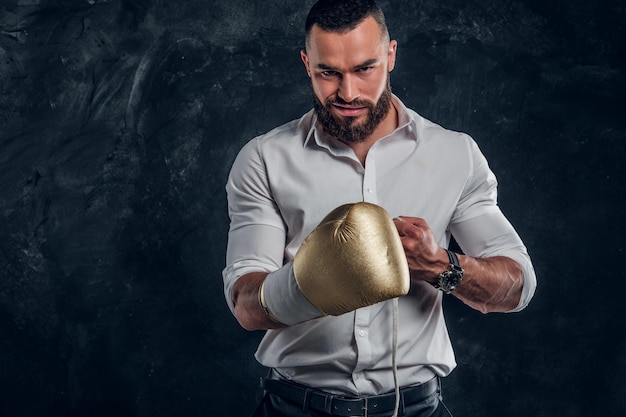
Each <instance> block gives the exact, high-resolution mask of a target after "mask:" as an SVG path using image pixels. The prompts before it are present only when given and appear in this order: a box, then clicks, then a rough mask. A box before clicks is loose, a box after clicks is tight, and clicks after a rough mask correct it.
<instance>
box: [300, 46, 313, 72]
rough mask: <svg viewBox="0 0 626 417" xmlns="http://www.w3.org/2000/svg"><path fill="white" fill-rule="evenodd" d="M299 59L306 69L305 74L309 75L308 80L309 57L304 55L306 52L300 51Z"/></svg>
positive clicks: (309, 70)
mask: <svg viewBox="0 0 626 417" xmlns="http://www.w3.org/2000/svg"><path fill="white" fill-rule="evenodd" d="M300 58H301V59H302V62H303V63H304V68H305V69H306V73H307V74H308V75H309V78H311V69H310V68H309V57H308V55H307V54H306V50H304V49H302V50H301V51H300Z"/></svg>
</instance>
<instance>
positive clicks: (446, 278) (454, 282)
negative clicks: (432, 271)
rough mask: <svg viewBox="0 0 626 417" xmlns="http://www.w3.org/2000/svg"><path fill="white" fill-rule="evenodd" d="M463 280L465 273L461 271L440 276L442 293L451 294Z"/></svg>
mask: <svg viewBox="0 0 626 417" xmlns="http://www.w3.org/2000/svg"><path fill="white" fill-rule="evenodd" d="M461 278H463V273H462V272H461V271H456V270H452V271H445V272H443V273H442V274H441V275H439V288H440V289H441V290H442V291H444V292H446V293H449V292H450V291H452V290H454V289H455V288H456V287H457V286H458V285H459V283H460V282H461Z"/></svg>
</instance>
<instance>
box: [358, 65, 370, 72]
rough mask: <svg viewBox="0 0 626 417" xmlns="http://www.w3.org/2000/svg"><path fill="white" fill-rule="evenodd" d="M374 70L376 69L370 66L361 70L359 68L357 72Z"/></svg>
mask: <svg viewBox="0 0 626 417" xmlns="http://www.w3.org/2000/svg"><path fill="white" fill-rule="evenodd" d="M373 69H374V67H371V66H369V67H361V68H359V69H358V70H357V72H370V71H371V70H373Z"/></svg>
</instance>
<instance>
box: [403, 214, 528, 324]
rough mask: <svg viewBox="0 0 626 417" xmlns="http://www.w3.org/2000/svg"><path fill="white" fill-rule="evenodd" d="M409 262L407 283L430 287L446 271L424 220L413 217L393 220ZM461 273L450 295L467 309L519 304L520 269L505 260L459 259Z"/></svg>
mask: <svg viewBox="0 0 626 417" xmlns="http://www.w3.org/2000/svg"><path fill="white" fill-rule="evenodd" d="M395 223H396V227H397V228H398V232H399V233H400V237H401V240H402V244H403V246H404V249H405V254H406V255H407V260H408V262H409V269H410V271H411V280H413V281H427V282H431V283H434V282H435V281H436V280H437V276H438V275H439V274H440V273H441V272H443V271H445V270H446V269H448V264H449V260H448V255H447V254H446V252H445V250H444V249H443V248H441V247H440V246H439V245H438V244H437V242H436V239H435V237H434V235H433V233H432V231H431V229H430V228H429V226H428V224H427V223H426V221H425V220H423V219H420V218H415V217H401V218H398V219H395ZM459 262H460V264H461V267H462V268H463V269H464V270H465V274H464V276H463V281H462V282H461V285H459V286H458V287H457V288H456V289H455V290H454V292H453V294H454V295H455V296H456V297H457V298H459V299H460V300H461V301H463V302H464V303H465V304H467V305H468V306H470V307H472V308H474V309H476V310H478V311H481V312H482V313H488V312H496V311H500V312H504V311H510V310H512V309H514V308H515V307H516V306H517V305H518V303H519V302H520V297H521V295H522V288H523V285H524V274H523V271H522V268H521V267H520V266H519V265H518V264H517V262H515V261H514V260H512V259H510V258H508V257H505V256H494V257H485V258H474V257H471V256H464V255H460V256H459Z"/></svg>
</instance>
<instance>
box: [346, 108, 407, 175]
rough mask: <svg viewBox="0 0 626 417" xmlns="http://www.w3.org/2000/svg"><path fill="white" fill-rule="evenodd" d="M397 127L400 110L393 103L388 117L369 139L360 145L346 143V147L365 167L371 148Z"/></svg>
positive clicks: (359, 143)
mask: <svg viewBox="0 0 626 417" xmlns="http://www.w3.org/2000/svg"><path fill="white" fill-rule="evenodd" d="M397 127H398V110H396V107H395V106H394V105H393V103H389V112H388V113H387V116H385V118H384V119H383V120H382V121H381V122H380V124H379V125H378V127H376V129H375V130H374V131H373V132H372V134H371V135H370V136H369V137H367V138H366V139H365V140H364V141H361V142H358V143H346V145H348V146H349V147H350V148H352V150H353V151H354V154H355V155H356V157H357V158H358V159H359V161H360V162H361V165H363V166H365V159H366V158H367V154H368V152H369V150H370V148H371V147H372V146H374V144H375V143H376V142H378V140H380V139H381V138H384V137H385V136H387V135H389V134H390V133H391V132H393V131H394V130H396V128H397Z"/></svg>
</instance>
